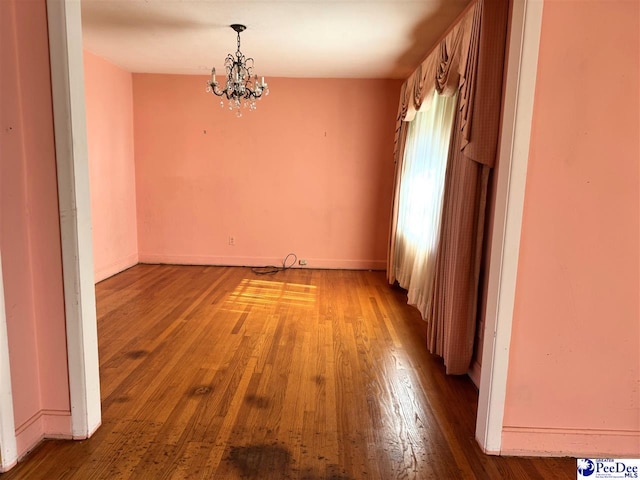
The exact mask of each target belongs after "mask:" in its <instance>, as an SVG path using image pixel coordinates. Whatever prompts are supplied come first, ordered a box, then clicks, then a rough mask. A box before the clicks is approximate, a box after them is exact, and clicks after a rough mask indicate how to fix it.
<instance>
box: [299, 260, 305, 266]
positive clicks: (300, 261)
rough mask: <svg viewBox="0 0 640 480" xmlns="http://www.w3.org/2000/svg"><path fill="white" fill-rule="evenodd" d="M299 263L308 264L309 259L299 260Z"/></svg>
mask: <svg viewBox="0 0 640 480" xmlns="http://www.w3.org/2000/svg"><path fill="white" fill-rule="evenodd" d="M298 264H299V265H306V264H307V261H306V260H298Z"/></svg>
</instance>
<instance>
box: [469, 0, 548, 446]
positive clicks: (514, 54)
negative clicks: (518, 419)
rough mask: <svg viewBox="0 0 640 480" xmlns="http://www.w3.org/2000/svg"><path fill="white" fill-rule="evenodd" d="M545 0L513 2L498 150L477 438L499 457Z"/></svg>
mask: <svg viewBox="0 0 640 480" xmlns="http://www.w3.org/2000/svg"><path fill="white" fill-rule="evenodd" d="M542 6H543V1H542V0H513V1H512V13H511V24H510V25H511V29H510V37H509V39H508V50H507V54H508V57H507V74H506V85H505V98H504V105H505V107H504V108H503V112H504V113H503V118H502V131H501V136H500V138H501V140H500V152H499V162H500V163H499V167H498V179H497V191H496V205H495V214H494V215H495V216H494V224H493V240H492V244H491V264H490V266H489V283H488V295H487V307H486V310H485V331H484V343H483V354H482V372H481V379H480V397H479V400H478V416H477V419H476V440H477V441H478V443H479V444H480V446H481V447H482V450H483V451H484V452H485V453H489V454H494V455H499V454H500V451H501V448H502V425H503V418H504V406H505V398H506V393H507V373H508V367H509V347H510V342H511V324H512V321H513V307H514V301H515V292H516V277H517V273H518V255H519V251H520V233H521V228H522V212H523V207H524V191H525V183H526V178H527V164H528V162H529V140H530V137H531V119H532V116H533V97H534V93H535V86H536V73H537V69H538V48H539V45H540V30H541V26H542Z"/></svg>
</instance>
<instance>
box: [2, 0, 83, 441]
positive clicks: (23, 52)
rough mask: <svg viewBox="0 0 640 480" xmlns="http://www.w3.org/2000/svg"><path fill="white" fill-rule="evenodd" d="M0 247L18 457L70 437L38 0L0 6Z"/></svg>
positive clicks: (45, 55) (45, 53)
mask: <svg viewBox="0 0 640 480" xmlns="http://www.w3.org/2000/svg"><path fill="white" fill-rule="evenodd" d="M0 22H1V24H0V32H1V42H0V55H1V58H0V64H1V65H2V68H1V69H0V75H1V77H0V78H1V80H2V88H1V89H0V104H1V105H2V108H1V109H0V110H1V112H2V113H1V115H2V130H1V134H2V137H1V139H2V141H1V143H0V148H1V150H0V152H1V157H2V163H1V179H0V182H1V225H2V231H1V235H0V248H1V251H2V274H3V280H4V287H5V291H4V293H5V303H6V315H7V330H8V337H9V355H10V362H11V384H12V390H13V398H14V416H15V424H16V433H17V442H18V451H19V453H24V452H25V451H26V450H27V449H28V448H30V447H31V446H32V445H33V444H34V443H36V442H37V441H39V440H40V439H41V438H42V436H43V435H45V434H47V435H54V436H60V435H62V436H65V435H70V433H71V431H70V430H71V429H70V411H69V409H70V407H69V393H68V392H69V382H68V378H67V351H66V340H65V339H66V337H65V317H64V301H63V284H62V261H61V247H60V228H59V223H58V200H57V198H58V197H57V183H56V164H55V149H54V139H53V117H52V103H51V89H50V80H49V78H50V77H49V75H50V73H49V50H48V38H47V17H46V6H45V1H44V0H41V1H29V2H25V1H16V0H3V1H2V2H0Z"/></svg>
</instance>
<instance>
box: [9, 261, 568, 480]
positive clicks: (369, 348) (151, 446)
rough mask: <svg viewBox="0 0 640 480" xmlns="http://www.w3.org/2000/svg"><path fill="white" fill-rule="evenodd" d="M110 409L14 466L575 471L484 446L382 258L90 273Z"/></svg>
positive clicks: (338, 472) (542, 474)
mask: <svg viewBox="0 0 640 480" xmlns="http://www.w3.org/2000/svg"><path fill="white" fill-rule="evenodd" d="M96 294H97V306H98V332H99V347H100V368H101V375H100V376H101V388H102V409H103V410H102V413H103V424H102V426H101V427H100V428H99V429H98V431H97V432H96V433H95V435H94V436H93V437H92V438H90V439H89V440H85V441H82V442H72V441H46V442H44V443H43V444H41V445H40V446H39V447H38V448H37V449H36V450H35V451H34V452H32V453H31V454H30V455H29V456H28V457H27V458H26V459H25V460H24V461H23V462H21V463H20V464H19V465H18V466H17V467H16V468H15V469H13V470H12V471H10V472H9V473H7V474H4V475H2V480H10V479H18V478H25V479H82V480H87V479H129V478H131V479H187V478H188V479H200V478H202V479H205V478H206V479H238V478H246V479H305V480H314V479H332V480H348V479H354V480H355V479H376V480H387V479H431V478H433V479H503V478H505V479H506V478H514V479H528V478H531V479H555V478H557V479H575V477H576V463H575V460H574V459H569V458H564V459H558V458H549V459H534V458H513V457H512V458H508V457H493V456H487V455H484V454H483V453H482V452H481V451H480V449H479V447H478V446H477V444H476V442H475V440H474V429H475V415H476V404H477V391H476V389H475V387H474V386H473V384H472V383H471V381H470V380H469V379H468V378H467V377H447V376H445V375H444V372H443V371H444V369H443V367H442V365H441V362H440V360H438V359H437V358H435V357H433V356H431V355H430V354H429V353H428V352H427V350H426V348H425V346H424V345H425V340H424V336H425V324H424V322H422V320H421V319H420V317H419V315H418V313H417V311H416V310H414V309H413V308H412V307H409V306H407V305H406V297H405V295H404V293H403V292H402V291H400V290H397V289H393V288H391V287H389V286H388V285H387V283H386V281H385V277H384V273H382V272H355V271H327V270H324V271H323V270H302V269H296V270H287V271H285V272H281V273H279V274H277V275H273V276H257V275H255V274H254V273H252V272H251V270H249V269H246V268H225V267H198V266H193V267H185V266H181V267H179V266H159V265H138V266H136V267H133V268H131V269H129V270H127V271H125V272H123V273H121V274H119V275H116V276H115V277H112V278H110V279H108V280H105V281H104V282H101V283H100V284H98V285H97V287H96Z"/></svg>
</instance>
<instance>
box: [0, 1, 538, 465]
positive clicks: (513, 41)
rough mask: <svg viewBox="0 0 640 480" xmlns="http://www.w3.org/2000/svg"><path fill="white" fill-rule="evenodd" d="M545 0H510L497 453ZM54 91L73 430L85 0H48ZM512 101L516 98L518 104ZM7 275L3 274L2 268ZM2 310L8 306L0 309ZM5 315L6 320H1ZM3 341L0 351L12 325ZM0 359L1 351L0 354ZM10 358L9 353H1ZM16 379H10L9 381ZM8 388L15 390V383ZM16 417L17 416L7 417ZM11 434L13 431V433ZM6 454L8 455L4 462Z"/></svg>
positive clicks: (492, 311)
mask: <svg viewBox="0 0 640 480" xmlns="http://www.w3.org/2000/svg"><path fill="white" fill-rule="evenodd" d="M542 5H543V3H542V0H514V1H513V6H512V7H513V12H512V15H511V34H510V38H509V50H508V55H509V57H508V70H507V77H506V87H505V88H506V96H505V105H506V106H507V107H506V108H505V109H504V118H503V126H502V134H501V144H500V160H501V165H500V168H499V175H498V182H497V185H498V191H497V196H496V198H497V200H496V211H495V222H494V230H493V243H492V246H491V254H492V256H491V258H492V259H494V260H493V261H492V262H491V265H490V272H489V295H488V301H487V310H486V326H485V334H484V353H483V359H482V365H483V368H482V378H481V382H480V399H479V404H478V417H477V425H476V439H477V441H478V442H479V443H480V445H481V447H482V449H483V450H484V451H485V452H487V453H493V454H499V453H500V449H501V439H502V422H503V415H504V403H505V396H506V381H507V371H508V365H509V343H510V338H511V322H512V318H513V306H514V298H515V285H516V274H517V267H518V253H519V244H520V231H521V224H522V210H523V205H524V187H525V180H526V171H527V163H528V155H529V140H530V134H531V118H532V113H533V94H534V91H535V81H536V71H537V61H538V47H539V41H540V29H541V23H542ZM47 11H48V18H49V43H50V51H51V75H52V89H53V100H54V119H55V138H56V157H57V161H58V190H59V197H60V198H59V201H60V225H61V236H62V250H63V268H64V286H65V306H66V316H67V348H68V352H69V383H70V393H71V418H72V431H73V436H74V438H86V437H88V436H90V435H91V434H92V433H93V432H94V431H95V429H96V428H97V427H98V426H99V425H100V422H101V414H100V384H99V368H98V349H97V329H96V315H95V296H94V283H93V252H92V244H91V214H90V201H89V175H88V165H87V144H86V142H87V140H86V123H85V115H84V112H85V104H84V79H83V76H84V72H83V63H82V26H81V20H80V2H79V0H47ZM510 106H513V107H512V108H511V107H510ZM0 280H1V277H0ZM2 311H3V313H4V308H3V309H2ZM1 320H2V319H1V317H0V329H1V328H2V323H1ZM0 336H3V339H4V341H0V356H1V355H3V345H4V344H5V343H6V334H4V335H3V334H2V332H1V331H0ZM0 361H3V358H1V357H0ZM3 363H4V362H3ZM5 380H6V379H5V378H4V375H3V370H1V369H0V442H2V444H1V445H0V447H1V448H0V451H2V453H3V454H4V453H5V449H8V450H9V452H10V448H11V447H10V443H11V442H10V439H9V440H7V439H5V438H4V435H3V432H4V430H5V429H7V430H8V424H7V423H5V422H4V420H5V419H6V411H5V409H3V408H2V401H1V400H2V398H1V396H2V395H3V394H6V381H5ZM9 385H10V384H9ZM9 393H10V392H9ZM11 418H13V417H12V416H11ZM13 441H14V442H15V438H14V439H13ZM4 458H5V456H4V455H3V463H4Z"/></svg>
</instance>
